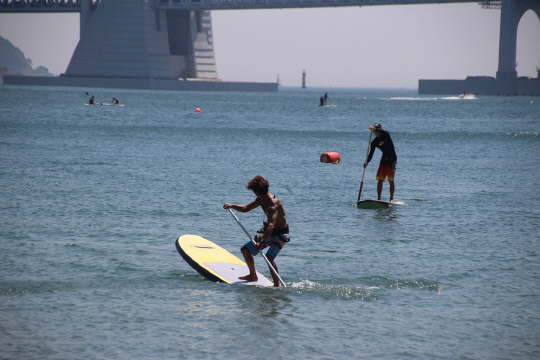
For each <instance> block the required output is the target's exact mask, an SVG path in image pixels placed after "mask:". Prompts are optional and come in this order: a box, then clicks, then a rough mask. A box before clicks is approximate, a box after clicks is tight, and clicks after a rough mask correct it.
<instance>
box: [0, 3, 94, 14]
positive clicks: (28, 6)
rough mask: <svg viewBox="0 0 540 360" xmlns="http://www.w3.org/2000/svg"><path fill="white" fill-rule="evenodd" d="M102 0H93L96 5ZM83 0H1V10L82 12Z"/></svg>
mask: <svg viewBox="0 0 540 360" xmlns="http://www.w3.org/2000/svg"><path fill="white" fill-rule="evenodd" d="M100 1H101V0H91V4H90V6H91V7H96V6H97V5H98V4H99V2H100ZM81 2H82V0H0V12H80V11H81Z"/></svg>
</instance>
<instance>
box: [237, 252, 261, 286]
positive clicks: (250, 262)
mask: <svg viewBox="0 0 540 360" xmlns="http://www.w3.org/2000/svg"><path fill="white" fill-rule="evenodd" d="M240 251H242V255H244V260H246V264H247V266H248V269H249V274H248V275H246V276H240V277H239V279H240V280H248V281H257V280H259V278H258V277H257V272H256V271H255V259H254V258H253V255H251V253H250V252H249V250H248V249H246V248H245V247H243V246H242V248H241V249H240Z"/></svg>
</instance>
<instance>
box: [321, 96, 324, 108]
mask: <svg viewBox="0 0 540 360" xmlns="http://www.w3.org/2000/svg"><path fill="white" fill-rule="evenodd" d="M321 106H324V98H323V97H322V95H321Z"/></svg>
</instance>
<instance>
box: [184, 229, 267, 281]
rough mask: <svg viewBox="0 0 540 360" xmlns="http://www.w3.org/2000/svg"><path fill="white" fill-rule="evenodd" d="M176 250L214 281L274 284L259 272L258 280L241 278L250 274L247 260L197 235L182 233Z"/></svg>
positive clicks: (192, 265) (198, 270) (200, 272)
mask: <svg viewBox="0 0 540 360" xmlns="http://www.w3.org/2000/svg"><path fill="white" fill-rule="evenodd" d="M175 245H176V250H178V253H180V255H181V256H182V258H184V260H185V261H186V262H187V263H188V264H189V265H191V267H193V268H194V269H195V270H197V272H198V273H199V274H201V275H202V276H204V277H206V278H207V279H210V280H212V281H218V282H223V283H227V284H240V285H259V286H273V285H274V283H272V282H271V281H270V280H268V279H267V278H265V277H264V276H263V275H262V274H261V273H259V272H257V277H258V278H259V279H258V280H257V281H246V280H240V279H238V277H240V276H245V275H247V274H249V269H248V267H247V265H246V263H245V262H243V261H242V260H240V259H239V258H237V257H236V256H234V255H233V254H231V253H230V252H228V251H227V250H225V249H224V248H222V247H220V246H218V245H216V244H214V243H213V242H211V241H209V240H206V239H204V238H202V237H200V236H197V235H182V236H180V237H179V238H178V239H177V240H176V242H175Z"/></svg>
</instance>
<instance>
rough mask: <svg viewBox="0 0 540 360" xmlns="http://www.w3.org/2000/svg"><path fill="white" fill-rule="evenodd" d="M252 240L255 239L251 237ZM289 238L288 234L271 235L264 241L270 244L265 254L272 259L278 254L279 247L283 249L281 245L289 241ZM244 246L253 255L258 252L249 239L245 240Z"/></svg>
mask: <svg viewBox="0 0 540 360" xmlns="http://www.w3.org/2000/svg"><path fill="white" fill-rule="evenodd" d="M253 240H255V237H253ZM289 240H290V237H289V234H281V235H271V236H270V237H269V238H268V240H267V241H266V243H269V244H270V245H268V247H269V249H268V251H267V252H266V256H271V257H272V259H275V258H276V257H277V256H278V254H279V252H280V251H281V249H283V246H285V244H286V243H287V242H289ZM244 247H245V248H246V249H247V250H248V251H249V253H250V254H251V255H253V256H257V254H258V253H259V251H258V250H257V249H256V248H255V244H254V243H253V241H251V240H249V241H246V243H245V244H244Z"/></svg>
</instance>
